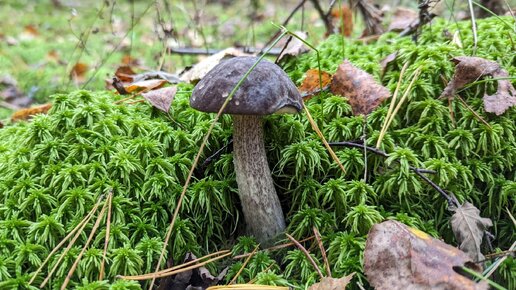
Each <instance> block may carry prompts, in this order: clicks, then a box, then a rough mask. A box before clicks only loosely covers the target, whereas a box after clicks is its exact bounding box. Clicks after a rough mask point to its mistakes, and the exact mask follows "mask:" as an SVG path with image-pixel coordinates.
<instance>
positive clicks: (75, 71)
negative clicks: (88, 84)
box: [70, 62, 88, 83]
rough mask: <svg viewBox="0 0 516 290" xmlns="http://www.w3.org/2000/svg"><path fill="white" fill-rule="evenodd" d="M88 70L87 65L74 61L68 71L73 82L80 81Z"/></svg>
mask: <svg viewBox="0 0 516 290" xmlns="http://www.w3.org/2000/svg"><path fill="white" fill-rule="evenodd" d="M87 71H88V65H87V64H85V63H82V62H78V63H76V64H75V65H74V66H73V67H72V70H71V71H70V79H72V80H74V81H75V82H78V83H82V82H83V81H84V77H85V75H86V72H87Z"/></svg>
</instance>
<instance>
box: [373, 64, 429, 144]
mask: <svg viewBox="0 0 516 290" xmlns="http://www.w3.org/2000/svg"><path fill="white" fill-rule="evenodd" d="M420 73H421V68H418V69H416V71H415V72H414V75H413V77H412V80H411V81H410V83H409V85H408V87H407V89H406V90H405V92H404V93H403V96H402V97H401V99H400V101H399V102H398V104H397V105H396V108H394V111H393V112H392V114H390V116H388V117H387V118H386V119H385V130H384V135H385V132H387V130H388V129H389V126H391V123H392V120H394V117H396V114H397V113H398V111H399V110H400V108H401V105H403V103H404V102H405V100H406V99H407V98H408V96H409V94H410V91H411V90H412V86H413V85H414V83H415V82H416V80H417V78H418V77H419V74H420ZM380 137H381V138H383V137H382V135H380ZM380 144H381V139H380V138H378V142H377V144H376V148H378V147H379V146H380Z"/></svg>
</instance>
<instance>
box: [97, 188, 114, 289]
mask: <svg viewBox="0 0 516 290" xmlns="http://www.w3.org/2000/svg"><path fill="white" fill-rule="evenodd" d="M112 201H113V190H111V192H110V194H109V196H108V199H107V203H108V216H107V221H106V238H105V240H104V252H103V253H102V261H101V262H100V274H99V281H102V280H103V279H104V263H105V261H106V255H107V249H108V245H109V234H110V232H111V203H112Z"/></svg>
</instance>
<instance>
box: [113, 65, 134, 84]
mask: <svg viewBox="0 0 516 290" xmlns="http://www.w3.org/2000/svg"><path fill="white" fill-rule="evenodd" d="M135 75H136V73H135V72H134V71H133V69H132V68H131V67H130V66H128V65H121V66H119V67H118V68H117V69H116V71H115V76H116V77H117V78H118V79H119V80H120V81H122V82H129V83H130V82H132V81H134V76H135Z"/></svg>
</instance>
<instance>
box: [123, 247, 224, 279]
mask: <svg viewBox="0 0 516 290" xmlns="http://www.w3.org/2000/svg"><path fill="white" fill-rule="evenodd" d="M230 255H231V253H226V254H224V255H221V256H218V257H215V258H211V259H209V260H207V261H204V262H202V263H199V264H195V265H193V266H189V267H185V268H181V269H177V270H173V271H170V269H167V270H164V271H160V272H158V273H150V274H145V275H138V276H117V278H120V279H124V280H136V281H141V280H149V279H151V278H152V280H155V279H156V278H163V277H168V276H172V275H175V274H179V273H183V272H186V271H190V270H193V269H197V268H199V267H202V266H204V265H206V264H209V263H211V262H214V261H217V260H220V259H222V258H225V257H227V256H230Z"/></svg>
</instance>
